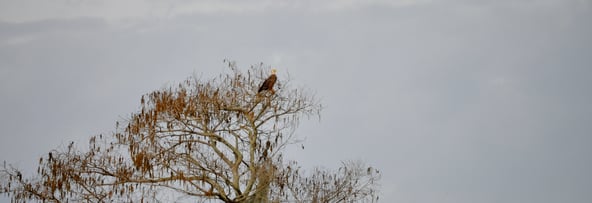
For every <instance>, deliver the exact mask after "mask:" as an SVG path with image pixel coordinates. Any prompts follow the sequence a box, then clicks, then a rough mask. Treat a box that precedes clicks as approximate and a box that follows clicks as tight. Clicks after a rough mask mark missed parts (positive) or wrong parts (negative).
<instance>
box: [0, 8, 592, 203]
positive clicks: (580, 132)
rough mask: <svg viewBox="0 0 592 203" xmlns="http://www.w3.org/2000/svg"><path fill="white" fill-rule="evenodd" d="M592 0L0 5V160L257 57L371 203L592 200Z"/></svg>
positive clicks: (316, 151)
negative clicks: (303, 99)
mask: <svg viewBox="0 0 592 203" xmlns="http://www.w3.org/2000/svg"><path fill="white" fill-rule="evenodd" d="M591 19H592V1H590V0H508V1H505V0H481V1H476V0H449V1H443V0H442V1H436V0H399V1H386V0H385V1H379V0H377V1H362V0H346V1H338V0H324V1H313V0H308V1H290V0H279V1H277V0H276V1H271V0H268V1H227V0H222V1H220V0H211V1H190V0H169V1H153V0H126V1H121V0H53V1H46V0H0V129H1V132H0V160H6V161H7V162H9V163H14V164H15V165H16V166H18V167H22V168H25V169H27V170H29V171H30V172H33V171H34V167H35V166H36V165H35V164H36V162H37V160H38V157H39V156H41V155H45V154H46V153H47V152H48V151H49V150H51V149H55V148H63V147H65V145H67V143H68V142H69V141H70V140H74V141H77V142H80V143H86V142H87V139H88V137H89V136H91V135H96V134H99V133H104V134H108V133H109V132H111V131H112V130H113V129H114V124H115V121H117V120H120V119H122V118H126V117H127V116H128V115H129V114H130V113H131V112H133V111H135V110H137V109H138V106H139V99H140V96H141V95H142V94H145V93H148V92H150V91H152V90H156V89H159V88H162V87H165V86H166V85H171V84H174V83H175V82H178V81H182V80H183V79H185V78H187V77H189V76H191V75H193V74H194V73H195V74H198V75H202V76H204V78H207V77H208V76H212V75H217V74H219V73H221V72H222V71H224V70H225V69H224V64H223V63H222V60H223V59H230V60H235V61H236V62H237V64H238V65H239V66H240V67H245V68H246V67H248V66H250V65H252V64H257V63H259V62H263V63H265V64H268V65H270V66H273V67H276V68H277V69H278V71H279V72H278V76H279V80H282V77H283V78H286V76H287V73H289V74H290V77H291V78H292V80H293V81H292V82H294V83H297V84H301V85H303V86H305V87H306V88H310V89H311V90H313V91H315V92H316V94H317V96H318V97H319V98H320V99H321V102H322V104H323V105H324V106H326V108H325V109H324V111H323V112H322V119H321V121H320V122H319V121H318V120H310V121H305V122H302V124H301V126H300V128H299V130H298V131H297V134H298V135H299V136H300V138H306V142H305V143H304V145H305V149H304V150H302V149H301V148H300V147H299V146H298V147H296V146H294V147H291V148H290V151H289V152H290V157H291V158H294V159H298V160H299V161H300V163H301V164H302V165H303V166H305V167H307V168H311V167H313V166H325V167H327V168H335V167H337V166H339V164H340V161H341V160H348V159H354V160H363V161H365V162H367V163H368V164H371V165H373V166H375V167H377V168H379V169H380V170H381V171H382V173H383V179H382V187H381V193H382V194H381V198H380V200H381V202H400V203H432V202H439V203H474V202H480V203H481V202H482V203H499V202H505V203H524V202H537V203H555V202H570V203H579V202H581V203H584V202H586V203H587V202H590V201H592V172H591V171H592V147H590V146H589V145H590V144H592V133H591V132H592V37H591V36H592V20H591Z"/></svg>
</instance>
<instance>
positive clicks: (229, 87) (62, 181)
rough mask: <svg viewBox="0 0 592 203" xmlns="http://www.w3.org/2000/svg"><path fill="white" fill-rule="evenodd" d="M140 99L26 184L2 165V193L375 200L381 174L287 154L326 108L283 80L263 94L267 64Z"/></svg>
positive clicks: (47, 197) (22, 198) (44, 163)
mask: <svg viewBox="0 0 592 203" xmlns="http://www.w3.org/2000/svg"><path fill="white" fill-rule="evenodd" d="M228 65H229V67H230V69H229V70H230V72H229V73H227V74H222V75H220V76H219V77H217V78H214V79H212V80H209V81H206V82H203V81H199V80H198V79H197V78H195V77H193V78H190V79H188V80H186V81H184V82H182V83H180V84H179V85H178V86H175V87H170V88H166V89H162V90H158V91H154V92H152V93H149V94H147V95H144V96H142V98H141V100H140V110H139V111H138V112H136V113H134V114H132V115H131V117H130V118H129V120H126V121H124V122H121V123H119V122H118V123H117V127H116V129H117V130H116V132H115V133H113V134H112V135H109V136H102V135H99V136H93V137H91V138H90V140H89V143H88V144H89V149H88V150H79V149H76V148H75V147H74V146H73V145H72V144H71V145H70V146H68V147H67V148H66V149H64V150H53V151H51V152H50V153H49V154H48V155H47V156H44V157H42V158H40V160H39V168H38V169H37V174H36V175H35V176H33V177H31V178H24V177H23V176H22V175H21V172H20V170H19V169H15V168H13V167H11V166H10V165H6V164H4V167H3V169H2V170H1V171H0V178H1V179H0V193H3V194H5V195H9V196H10V197H11V198H12V199H13V201H16V202H28V201H30V200H38V201H54V202H112V201H116V202H120V201H125V202H130V201H133V202H143V201H148V202H152V201H154V200H156V199H159V198H162V197H163V196H166V194H177V195H178V196H179V195H180V196H185V197H189V198H194V199H196V200H198V201H207V200H214V199H217V200H221V201H224V202H354V201H355V202H357V201H375V200H377V191H376V187H377V182H376V181H377V180H378V179H379V177H380V176H379V174H378V171H377V170H375V169H373V168H370V167H367V166H364V165H362V164H359V163H357V162H344V164H343V167H341V168H340V169H339V170H338V171H335V172H332V171H329V170H321V169H315V170H314V171H312V173H310V175H308V176H307V175H306V174H305V173H304V172H303V171H302V170H301V169H300V167H298V165H297V163H296V162H295V161H284V160H283V156H282V152H283V149H284V148H285V146H286V145H288V144H290V143H293V141H294V137H293V135H294V133H293V132H294V130H295V128H296V127H297V125H298V121H299V119H300V118H301V117H302V116H316V115H319V112H320V109H321V106H320V104H319V103H318V102H317V101H316V100H315V98H314V97H313V96H312V95H310V94H309V93H308V92H305V91H303V90H302V89H296V88H292V87H290V85H289V81H281V80H279V82H278V84H276V85H277V86H276V91H275V92H271V91H263V92H261V93H257V88H258V87H259V85H260V84H261V82H262V81H263V79H264V78H266V77H267V75H266V73H267V72H268V71H266V69H267V68H263V67H262V65H259V66H257V67H251V68H250V69H248V70H247V71H246V72H241V71H240V70H239V69H238V68H236V67H235V66H234V63H232V62H229V63H228Z"/></svg>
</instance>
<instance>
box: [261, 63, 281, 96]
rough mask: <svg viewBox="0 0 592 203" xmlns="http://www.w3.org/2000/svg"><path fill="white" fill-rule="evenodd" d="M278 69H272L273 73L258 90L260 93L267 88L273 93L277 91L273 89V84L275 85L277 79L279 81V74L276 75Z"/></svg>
mask: <svg viewBox="0 0 592 203" xmlns="http://www.w3.org/2000/svg"><path fill="white" fill-rule="evenodd" d="M276 71H277V70H276V69H275V68H274V69H271V75H270V76H269V77H268V78H267V79H266V80H265V81H264V82H263V84H261V87H259V91H258V92H259V93H261V92H262V91H265V90H269V91H271V93H272V94H273V93H275V91H273V85H275V81H277V76H276V75H275V73H276Z"/></svg>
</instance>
